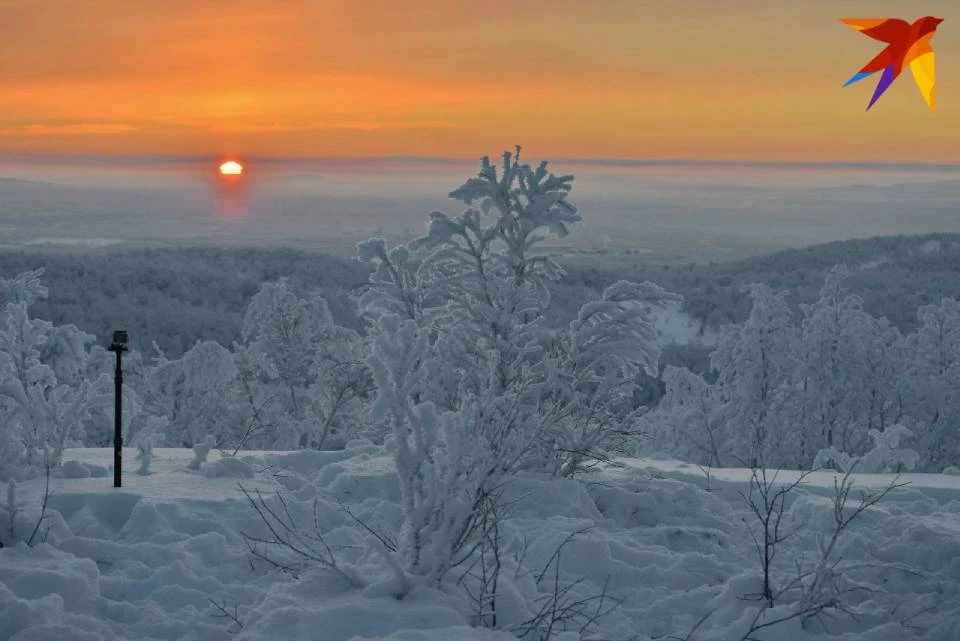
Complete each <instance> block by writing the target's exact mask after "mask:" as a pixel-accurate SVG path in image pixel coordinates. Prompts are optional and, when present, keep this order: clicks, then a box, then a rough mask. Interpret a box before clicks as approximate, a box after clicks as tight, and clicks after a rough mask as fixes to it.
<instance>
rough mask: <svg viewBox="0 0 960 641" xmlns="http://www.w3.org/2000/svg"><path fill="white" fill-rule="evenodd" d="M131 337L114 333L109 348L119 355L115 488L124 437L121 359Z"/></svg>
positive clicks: (115, 386)
mask: <svg viewBox="0 0 960 641" xmlns="http://www.w3.org/2000/svg"><path fill="white" fill-rule="evenodd" d="M128 342H129V337H128V336H127V333H126V332H125V331H123V330H117V331H115V332H114V333H113V343H111V344H110V347H109V348H108V349H109V350H110V351H111V352H115V353H116V355H117V368H116V369H115V370H114V371H113V487H120V466H121V464H122V461H121V452H122V450H123V435H122V434H121V431H120V417H121V415H122V413H123V363H122V360H121V357H122V355H123V353H124V352H125V351H127V349H128V348H127V343H128Z"/></svg>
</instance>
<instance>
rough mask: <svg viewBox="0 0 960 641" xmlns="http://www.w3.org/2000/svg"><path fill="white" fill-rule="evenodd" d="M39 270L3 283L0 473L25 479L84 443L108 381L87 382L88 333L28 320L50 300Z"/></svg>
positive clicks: (0, 311)
mask: <svg viewBox="0 0 960 641" xmlns="http://www.w3.org/2000/svg"><path fill="white" fill-rule="evenodd" d="M40 275H42V270H36V271H34V272H28V273H26V274H21V275H20V276H18V277H16V278H15V279H13V280H2V279H0V297H2V298H3V300H4V301H6V302H5V303H4V304H3V306H2V308H0V422H2V424H3V426H4V432H5V435H4V437H3V439H2V441H0V457H2V460H0V474H4V475H16V476H27V475H29V474H31V473H32V472H31V470H33V471H34V472H35V471H37V470H38V469H39V467H40V466H42V465H44V466H45V465H52V466H56V465H59V463H60V461H61V459H62V456H63V451H64V449H65V448H66V447H68V446H70V445H74V444H76V443H79V442H81V441H82V439H83V437H84V434H83V428H84V423H85V421H86V420H87V419H88V418H89V417H90V416H91V413H92V412H93V411H94V410H95V408H97V407H98V406H100V405H101V404H102V403H104V402H105V396H104V394H103V392H105V391H106V389H107V388H106V384H107V380H106V378H105V377H98V378H92V379H91V378H87V377H85V376H83V375H82V373H84V372H85V371H86V367H87V362H88V359H89V352H88V348H87V346H88V344H89V343H90V342H91V341H92V340H93V337H92V336H90V335H89V334H86V333H83V332H80V331H79V330H77V328H76V327H73V326H63V327H54V326H53V325H52V324H51V323H49V322H46V321H42V320H39V319H33V318H30V316H29V314H28V312H27V308H28V306H29V305H30V304H31V303H32V302H34V301H35V300H36V299H38V298H41V297H43V296H45V295H46V289H45V288H44V287H43V286H42V285H40V283H39V277H40Z"/></svg>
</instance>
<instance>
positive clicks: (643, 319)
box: [358, 150, 679, 583]
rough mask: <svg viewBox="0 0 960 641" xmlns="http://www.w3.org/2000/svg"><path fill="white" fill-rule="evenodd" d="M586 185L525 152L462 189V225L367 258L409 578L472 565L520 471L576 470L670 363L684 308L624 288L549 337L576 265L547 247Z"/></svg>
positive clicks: (364, 253)
mask: <svg viewBox="0 0 960 641" xmlns="http://www.w3.org/2000/svg"><path fill="white" fill-rule="evenodd" d="M572 181H573V177H572V176H556V175H554V174H552V173H550V172H549V171H547V165H546V163H541V164H539V165H538V166H536V167H531V166H530V165H526V164H522V163H521V162H520V158H519V150H518V151H517V154H512V153H509V152H508V153H505V154H504V155H503V159H502V163H500V165H499V166H497V165H494V164H493V163H492V162H490V160H489V159H487V158H484V159H483V161H482V163H481V169H480V173H479V175H478V176H476V177H474V178H471V179H469V180H467V181H466V182H465V183H464V184H463V185H462V186H461V187H460V188H458V189H456V190H454V191H453V192H451V193H450V197H451V198H452V199H453V200H455V201H458V202H460V203H462V205H463V207H464V210H463V212H462V213H461V214H460V215H457V216H451V215H448V214H445V213H441V212H434V213H433V214H431V216H430V223H429V226H428V230H427V233H426V235H425V236H423V237H421V238H418V239H416V240H414V241H413V242H411V243H410V245H409V246H407V247H398V248H393V249H388V248H387V247H386V244H385V243H384V242H383V241H382V240H381V239H371V240H369V241H367V242H365V243H362V244H361V245H360V246H359V247H358V255H359V258H360V259H361V260H363V261H366V262H369V263H371V264H372V266H373V272H372V276H371V279H370V282H369V284H368V288H367V291H366V293H365V294H364V296H363V299H362V302H363V306H364V309H365V310H366V312H367V314H368V316H369V318H370V319H371V321H373V322H372V323H371V327H372V333H373V334H374V347H373V351H372V354H371V356H370V359H369V362H370V367H371V371H372V374H373V377H374V380H375V382H376V389H377V395H378V398H377V402H376V409H375V411H374V417H375V420H376V421H377V422H378V423H382V424H383V425H384V426H385V427H387V429H388V430H389V431H390V433H391V434H392V435H393V439H394V446H395V451H396V453H395V458H396V464H397V469H398V472H399V474H400V477H401V486H402V491H403V495H404V513H405V519H404V526H403V536H402V548H401V550H402V557H403V558H402V563H401V565H402V566H403V567H404V568H406V570H405V571H406V572H407V573H408V575H410V576H420V577H428V576H429V577H432V579H431V580H434V579H439V578H442V576H443V574H444V573H445V571H446V569H448V568H450V567H452V566H453V565H455V564H456V563H458V562H459V561H461V560H463V558H464V557H463V556H462V554H464V553H465V551H466V550H469V549H473V548H472V543H471V542H475V541H476V540H477V538H476V537H478V536H481V535H482V532H481V530H482V526H481V525H479V523H480V520H478V518H479V516H480V515H482V511H483V509H484V508H483V507H482V506H483V505H485V504H486V503H485V501H488V500H490V497H492V496H493V495H495V494H496V492H497V489H498V487H499V486H500V484H501V482H502V481H503V479H504V478H505V477H506V476H507V475H509V474H511V473H514V472H516V471H518V470H520V469H524V468H536V469H538V470H546V471H549V472H552V473H554V474H558V475H570V474H573V473H574V472H575V471H577V469H579V468H580V467H581V466H582V465H583V464H584V463H586V462H588V461H591V460H596V459H598V458H603V457H604V456H606V455H607V453H608V452H610V451H611V450H614V449H616V447H617V446H618V445H620V444H621V443H622V440H623V438H624V436H625V434H627V433H629V431H630V429H632V427H633V425H632V418H633V417H632V416H631V413H632V412H633V411H634V410H636V409H637V408H636V407H634V406H633V405H632V404H631V401H632V399H633V394H632V393H631V392H632V391H633V386H634V385H636V380H637V375H638V373H640V372H643V371H646V372H652V371H655V367H656V363H657V361H658V358H659V347H658V344H657V338H658V337H657V332H656V330H655V328H654V325H653V321H652V315H653V310H654V309H656V308H659V307H661V306H663V305H666V304H670V303H673V302H675V301H677V300H679V298H678V297H676V296H673V295H670V294H667V293H666V292H664V291H663V290H662V289H661V288H659V287H657V286H655V285H652V284H650V283H645V284H642V285H637V284H633V283H626V282H620V283H617V284H615V285H614V286H612V287H610V288H608V289H607V290H606V291H605V292H604V294H603V296H602V297H601V299H600V300H598V301H592V302H590V303H587V304H586V305H585V306H584V307H583V308H582V309H581V310H580V313H579V315H578V316H577V319H576V320H575V321H574V322H573V323H572V324H571V325H570V326H569V328H567V329H566V330H565V331H557V330H555V329H551V328H549V327H548V326H547V324H546V323H545V322H544V319H545V316H546V315H547V314H548V313H549V309H550V295H549V291H548V287H547V285H548V283H549V282H550V281H552V280H556V279H558V278H560V277H561V276H562V274H563V270H562V269H561V268H560V266H559V265H558V264H557V263H556V262H554V261H553V260H552V259H551V258H550V257H549V256H548V255H547V253H546V251H545V250H544V248H543V247H542V245H541V243H542V241H543V240H545V238H546V236H547V234H551V233H552V234H554V235H556V236H559V237H562V236H565V235H566V234H567V233H568V231H569V227H570V225H572V224H573V223H576V222H578V221H579V220H580V215H579V213H578V212H577V209H576V208H575V207H574V206H573V204H571V203H570V202H569V200H568V196H569V193H570V190H571V188H572ZM478 528H480V530H478ZM408 580H409V576H408ZM408 580H405V581H408ZM403 582H404V581H402V582H401V583H403Z"/></svg>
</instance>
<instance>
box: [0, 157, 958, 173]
mask: <svg viewBox="0 0 960 641" xmlns="http://www.w3.org/2000/svg"><path fill="white" fill-rule="evenodd" d="M228 156H230V155H228V154H224V155H220V154H209V155H200V154H157V155H145V154H131V155H124V154H75V155H73V154H28V155H19V154H0V164H19V165H54V164H56V165H63V164H81V165H86V166H111V165H113V166H116V165H120V164H132V165H140V166H143V165H175V164H187V163H198V164H199V163H204V164H205V163H213V162H217V161H219V160H222V159H223V158H226V157H228ZM237 157H238V158H240V159H241V160H243V162H245V163H248V164H258V165H267V166H270V165H274V166H282V165H287V166H304V165H310V164H330V163H342V164H361V165H363V164H375V163H387V164H394V163H395V164H406V163H409V164H415V163H425V164H463V163H475V162H477V161H479V160H480V159H481V157H476V158H472V157H451V156H412V155H391V156H356V157H351V156H294V157H281V156H244V155H242V154H238V155H237ZM489 157H490V159H491V161H493V162H494V163H495V164H497V163H498V162H499V160H500V158H501V156H499V155H498V156H489ZM536 162H539V160H538V161H536ZM548 163H549V164H550V165H557V164H573V165H587V166H596V167H610V168H634V169H640V168H654V167H687V168H725V167H727V168H744V169H781V170H790V169H793V170H817V169H820V170H825V169H857V170H863V171H903V172H923V171H929V172H960V163H928V162H900V163H898V162H880V161H858V160H822V161H816V160H814V161H789V160H717V159H707V158H591V157H575V156H574V157H557V158H554V159H553V160H548Z"/></svg>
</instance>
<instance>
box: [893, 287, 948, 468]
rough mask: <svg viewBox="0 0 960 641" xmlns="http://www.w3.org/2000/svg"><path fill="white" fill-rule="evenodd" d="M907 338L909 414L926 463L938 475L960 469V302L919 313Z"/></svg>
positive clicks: (930, 308) (936, 306) (923, 461)
mask: <svg viewBox="0 0 960 641" xmlns="http://www.w3.org/2000/svg"><path fill="white" fill-rule="evenodd" d="M917 317H918V318H919V320H920V323H921V325H920V327H919V328H918V329H917V331H916V332H915V333H914V334H911V335H910V336H908V337H907V339H906V343H907V348H906V350H907V352H908V353H909V354H910V363H909V365H908V368H907V370H906V372H905V373H906V374H907V376H905V377H904V378H907V379H908V380H909V386H908V390H909V394H910V397H909V400H908V408H907V409H908V412H909V414H910V415H911V417H912V419H913V427H914V430H913V431H914V433H915V438H916V439H917V443H918V445H919V447H918V449H919V450H920V453H921V457H922V461H921V462H922V464H923V465H924V466H925V467H927V468H930V469H933V470H935V471H942V470H943V469H944V468H945V467H948V466H951V465H954V466H957V465H960V302H957V301H956V300H953V299H950V298H945V299H943V300H942V301H941V302H940V304H939V305H925V306H923V307H921V308H920V309H919V310H918V312H917Z"/></svg>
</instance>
